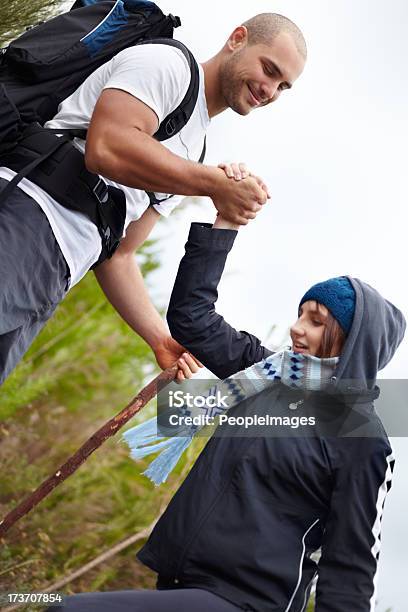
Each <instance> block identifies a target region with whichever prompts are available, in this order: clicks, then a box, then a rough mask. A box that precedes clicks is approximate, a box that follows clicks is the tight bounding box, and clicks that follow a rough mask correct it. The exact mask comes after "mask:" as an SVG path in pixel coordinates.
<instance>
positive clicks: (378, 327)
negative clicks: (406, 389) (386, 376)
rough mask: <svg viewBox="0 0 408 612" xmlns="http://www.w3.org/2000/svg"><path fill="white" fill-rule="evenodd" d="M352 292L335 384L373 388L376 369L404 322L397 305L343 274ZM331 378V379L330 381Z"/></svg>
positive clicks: (393, 346) (393, 347) (399, 335)
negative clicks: (349, 318)
mask: <svg viewBox="0 0 408 612" xmlns="http://www.w3.org/2000/svg"><path fill="white" fill-rule="evenodd" d="M347 278H348V279H349V281H350V282H351V284H352V286H353V288H354V290H355V292H356V306H355V311H354V318H353V323H352V326H351V329H350V332H349V334H348V336H347V340H346V342H345V344H344V347H343V351H342V353H341V356H340V361H339V364H338V366H337V368H336V371H335V377H336V382H335V384H336V385H338V384H339V383H340V382H342V381H344V383H346V385H347V386H348V387H349V388H350V387H353V388H358V389H373V388H374V386H375V381H376V378H377V373H378V371H379V370H381V369H382V368H384V367H385V366H386V365H387V363H388V362H389V361H390V360H391V358H392V357H393V355H394V353H395V351H396V350H397V348H398V346H399V344H400V343H401V340H402V339H403V337H404V333H405V327H406V322H405V318H404V315H403V314H402V312H401V311H400V310H398V308H396V307H395V306H394V305H393V304H391V303H390V302H389V301H388V300H386V299H384V298H383V297H382V296H381V295H380V294H379V293H378V291H376V289H373V287H370V285H367V283H363V282H362V281H361V280H359V279H358V278H351V277H347ZM333 382H334V381H333Z"/></svg>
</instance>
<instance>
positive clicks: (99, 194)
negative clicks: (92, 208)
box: [92, 178, 109, 204]
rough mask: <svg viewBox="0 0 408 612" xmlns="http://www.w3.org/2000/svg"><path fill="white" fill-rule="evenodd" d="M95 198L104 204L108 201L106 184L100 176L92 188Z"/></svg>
mask: <svg viewBox="0 0 408 612" xmlns="http://www.w3.org/2000/svg"><path fill="white" fill-rule="evenodd" d="M92 191H93V194H94V196H95V198H96V199H97V200H98V202H99V204H105V202H107V201H108V197H109V191H108V186H107V184H106V183H105V181H103V180H102V179H101V178H99V179H98V182H97V183H96V185H95V187H94V188H93V189H92Z"/></svg>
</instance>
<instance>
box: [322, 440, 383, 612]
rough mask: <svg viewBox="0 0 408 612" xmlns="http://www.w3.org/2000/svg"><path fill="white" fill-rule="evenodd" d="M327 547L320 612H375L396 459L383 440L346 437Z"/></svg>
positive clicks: (326, 530)
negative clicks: (384, 520)
mask: <svg viewBox="0 0 408 612" xmlns="http://www.w3.org/2000/svg"><path fill="white" fill-rule="evenodd" d="M338 443H339V444H341V449H340V455H342V456H339V465H338V468H337V470H336V474H335V481H334V490H333V493H332V500H331V508H330V514H329V516H328V519H327V522H326V529H325V533H324V539H323V544H322V555H321V558H320V561H319V569H318V575H319V579H318V581H317V588H316V604H315V611H316V612H327V611H328V610H330V612H344V611H345V610H353V612H371V611H372V610H374V603H375V599H376V592H375V586H376V582H377V571H378V558H379V554H380V544H381V519H382V513H383V507H384V502H385V497H386V495H387V493H388V491H389V489H390V487H391V478H392V471H393V467H394V459H393V456H392V450H391V447H390V446H389V444H388V442H387V441H386V440H383V439H379V438H341V439H339V440H338Z"/></svg>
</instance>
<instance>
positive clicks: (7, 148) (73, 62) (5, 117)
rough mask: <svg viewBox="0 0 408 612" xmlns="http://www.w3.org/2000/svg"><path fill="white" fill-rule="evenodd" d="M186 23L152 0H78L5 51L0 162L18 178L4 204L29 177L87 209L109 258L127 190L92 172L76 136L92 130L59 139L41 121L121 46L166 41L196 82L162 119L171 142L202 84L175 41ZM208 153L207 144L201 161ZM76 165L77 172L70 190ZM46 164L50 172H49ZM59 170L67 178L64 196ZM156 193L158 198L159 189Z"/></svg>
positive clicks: (0, 66)
mask: <svg viewBox="0 0 408 612" xmlns="http://www.w3.org/2000/svg"><path fill="white" fill-rule="evenodd" d="M180 23H181V22H180V19H179V17H175V16H173V15H171V14H170V15H167V16H165V15H164V14H163V12H162V11H161V10H160V9H159V7H158V6H156V4H154V3H153V2H149V1H148V0H117V1H116V2H114V1H111V0H103V1H98V0H77V2H76V3H75V4H74V6H73V7H72V9H71V10H70V11H69V12H68V13H64V14H62V15H59V16H57V17H55V18H53V19H51V20H50V21H47V22H45V23H41V24H39V25H37V26H36V27H34V28H32V29H30V30H28V31H27V32H25V33H24V34H22V35H21V36H20V37H19V38H17V39H16V40H14V41H13V42H12V43H10V45H9V46H8V47H7V48H6V49H3V50H2V51H3V53H2V55H1V57H0V164H3V165H7V166H8V167H10V168H12V169H13V170H15V171H16V172H17V175H16V176H15V177H14V179H13V180H12V181H10V183H9V184H8V186H7V187H6V188H5V189H3V191H2V192H0V204H1V203H2V202H4V201H5V200H6V198H7V197H8V196H9V195H10V193H11V191H12V190H13V189H14V187H15V186H16V185H17V184H18V182H19V180H21V178H22V177H24V176H27V175H29V178H30V180H33V181H34V182H35V183H37V184H39V185H40V186H41V187H43V188H44V189H45V190H46V191H47V192H48V193H50V195H52V196H53V197H55V199H57V201H59V202H60V203H61V204H63V205H64V206H67V207H68V208H71V209H74V210H81V212H85V213H86V214H87V215H88V216H89V217H90V218H91V220H92V221H93V222H94V223H95V224H96V225H97V226H98V228H99V230H100V233H101V237H102V241H103V243H104V252H103V258H104V257H106V256H111V255H112V253H113V252H114V250H115V248H116V247H117V246H118V243H119V239H120V237H121V235H122V231H123V224H124V219H125V214H126V203H125V201H124V194H123V192H122V191H120V190H117V189H115V188H113V187H110V186H109V187H107V186H106V185H105V184H104V183H103V181H100V179H99V177H98V176H96V175H93V174H91V173H89V172H88V171H87V170H86V169H85V166H84V163H83V156H82V154H81V153H80V152H79V151H77V150H76V149H75V148H74V147H73V145H72V143H71V142H70V139H72V138H73V137H74V136H79V137H82V138H84V137H85V136H86V132H84V131H78V130H66V132H67V134H66V135H65V136H63V137H58V136H56V134H53V133H52V132H53V131H52V130H45V129H43V128H41V126H42V125H43V124H44V123H45V122H46V121H48V120H50V119H52V118H53V117H54V116H55V114H56V112H57V109H58V105H59V104H60V103H61V102H62V101H63V100H64V99H65V98H67V97H68V96H69V95H71V94H72V93H73V92H74V91H75V90H76V89H77V87H79V85H80V84H81V83H82V82H83V81H84V80H85V79H86V78H87V77H88V76H89V75H90V74H91V73H92V72H93V71H94V70H96V68H98V67H99V66H101V65H102V64H104V63H105V62H107V61H109V60H110V59H111V58H112V57H113V56H114V55H116V54H117V53H118V52H119V51H121V50H123V49H125V48H127V47H130V46H133V45H136V44H143V43H160V44H168V45H171V46H175V47H177V48H179V49H180V50H181V51H182V52H183V53H184V55H185V57H186V58H187V60H188V63H189V65H190V69H191V81H190V85H189V87H188V89H187V92H186V95H185V97H184V99H183V100H182V102H181V103H180V105H179V107H178V108H177V109H175V110H174V111H173V112H172V113H171V114H170V115H169V116H168V117H166V118H165V119H164V120H163V121H162V123H161V124H160V126H159V129H158V131H157V132H156V134H154V137H155V138H156V139H157V140H160V141H163V140H166V139H167V138H170V137H172V136H173V135H174V134H176V133H177V132H179V131H180V130H181V129H182V127H183V126H184V125H185V124H186V123H187V121H188V120H189V118H190V116H191V114H192V112H193V110H194V107H195V104H196V102H197V97H198V88H199V72H198V65H197V62H196V61H195V59H194V57H193V55H192V54H191V52H190V51H189V50H188V49H187V48H186V47H185V46H184V45H183V44H182V43H180V42H179V41H175V40H173V38H172V37H173V30H174V28H175V27H178V26H179V25H180ZM55 131H56V132H57V133H58V134H61V132H62V131H64V132H65V130H55ZM68 147H69V148H70V150H69V155H67V150H68ZM204 153H205V143H204V149H203V153H202V156H201V158H200V161H202V159H203V157H204ZM61 160H64V164H63V165H64V166H65V167H64V168H61ZM53 162H54V163H53ZM68 165H70V167H72V169H73V177H72V184H70V185H69V189H68V186H67V185H66V183H67V167H68ZM58 166H60V167H58ZM44 167H46V168H47V170H46V172H41V170H42V169H43V168H44ZM53 167H55V172H54V171H53V170H52V168H53ZM50 169H51V170H50ZM53 173H54V177H53V176H52V174H53ZM58 175H60V176H63V177H65V181H63V183H65V186H66V188H65V189H64V190H63V191H64V193H61V180H60V176H58ZM82 184H85V188H83V186H82ZM119 191H120V193H118V192H119ZM70 194H71V196H70ZM72 194H75V197H74V196H72ZM79 195H81V197H78V196H79ZM149 196H150V197H151V198H152V199H153V201H154V197H153V194H149ZM102 203H103V211H102V207H101V204H102ZM155 203H156V202H155Z"/></svg>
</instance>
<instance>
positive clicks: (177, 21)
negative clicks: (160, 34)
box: [167, 13, 181, 28]
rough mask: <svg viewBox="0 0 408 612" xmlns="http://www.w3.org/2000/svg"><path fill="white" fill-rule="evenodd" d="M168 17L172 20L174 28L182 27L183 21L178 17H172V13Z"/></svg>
mask: <svg viewBox="0 0 408 612" xmlns="http://www.w3.org/2000/svg"><path fill="white" fill-rule="evenodd" d="M167 17H168V18H169V19H170V23H171V25H172V26H173V28H178V27H179V26H181V19H180V17H178V16H177V15H172V14H171V13H169V15H168V16H167Z"/></svg>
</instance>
